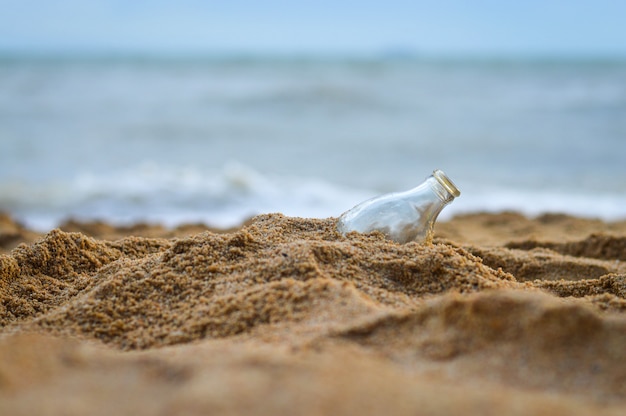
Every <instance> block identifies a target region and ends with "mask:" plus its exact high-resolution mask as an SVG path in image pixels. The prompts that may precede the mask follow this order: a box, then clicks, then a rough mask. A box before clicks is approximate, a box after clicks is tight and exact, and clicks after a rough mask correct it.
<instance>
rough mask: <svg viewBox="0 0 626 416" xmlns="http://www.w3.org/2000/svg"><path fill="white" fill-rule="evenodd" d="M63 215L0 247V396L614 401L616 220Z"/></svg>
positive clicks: (360, 403)
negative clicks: (379, 224)
mask: <svg viewBox="0 0 626 416" xmlns="http://www.w3.org/2000/svg"><path fill="white" fill-rule="evenodd" d="M68 224H69V225H71V227H67V228H68V231H69V229H70V228H71V229H72V230H73V231H81V232H68V231H61V230H54V231H52V232H50V233H48V234H46V235H45V236H42V237H41V238H40V239H38V240H37V241H36V242H34V243H31V244H30V245H27V244H22V245H19V246H17V247H16V248H13V249H12V251H10V252H5V254H0V328H1V329H0V413H2V414H33V413H41V412H42V411H44V409H45V410H46V411H49V412H50V413H57V414H68V413H70V414H74V413H76V414H85V413H90V414H100V413H102V414H105V413H106V414H110V413H113V412H115V413H132V414H160V413H165V414H167V413H181V412H183V413H188V414H206V413H208V412H220V413H246V414H250V413H253V414H293V413H294V412H296V409H297V412H296V413H299V414H302V413H304V414H326V413H332V414H354V413H356V412H358V413H366V414H374V413H382V412H387V413H397V414H416V413H419V414H450V413H463V414H503V413H504V414H529V413H533V414H589V413H594V414H613V412H615V414H621V413H622V412H620V410H621V411H623V409H624V407H625V406H626V387H625V386H626V364H625V363H626V315H624V312H626V268H625V266H624V265H623V264H622V263H623V262H622V260H623V259H624V250H625V249H624V241H626V237H625V235H626V226H625V225H624V224H623V223H613V224H607V223H602V222H598V221H592V220H577V219H575V218H572V217H567V216H556V215H552V216H543V217H539V218H537V219H528V218H525V217H522V216H520V215H518V214H514V213H504V214H499V215H495V214H491V215H490V214H475V215H468V216H463V217H458V218H456V219H454V220H452V221H450V222H448V223H443V224H439V225H438V228H437V238H436V239H435V243H434V244H431V245H420V244H416V243H409V244H405V245H398V244H395V243H392V242H389V241H387V240H385V239H384V238H383V237H382V236H380V235H376V234H374V235H369V236H364V235H357V234H351V235H349V236H347V237H343V236H341V235H339V234H338V233H336V231H335V229H334V220H333V219H324V220H316V219H298V218H288V217H284V216H282V215H279V214H272V215H263V216H259V217H256V218H254V219H253V220H251V221H250V222H249V223H248V224H247V225H246V226H244V227H243V228H241V229H239V230H231V231H230V232H215V231H216V230H212V231H202V232H200V233H199V234H195V235H192V236H186V237H183V236H182V235H183V234H184V230H185V229H186V230H187V231H190V232H191V231H192V232H199V231H201V230H205V228H203V227H202V226H190V227H188V228H185V227H181V228H179V229H178V230H174V231H173V230H165V229H163V228H160V227H154V228H150V227H148V226H141V227H139V228H137V229H139V230H140V231H141V232H142V233H143V235H144V237H138V236H133V237H124V238H118V237H120V236H121V235H123V234H124V231H128V232H131V233H132V231H129V230H132V229H133V228H127V229H125V230H124V229H117V228H115V227H111V226H108V225H106V224H95V225H94V224H79V223H68ZM89 230H91V231H93V232H91V233H90V232H89ZM85 233H87V234H90V235H91V236H87V235H86V234H85ZM98 233H100V234H98ZM94 235H95V236H97V237H99V239H96V238H94V237H93V236H94ZM175 235H178V237H177V238H173V236H175ZM551 236H553V237H554V236H556V237H555V238H554V239H551ZM472 237H474V238H472ZM24 240H25V241H26V239H24ZM14 242H15V239H13V240H12V244H13V243H14ZM5 248H6V247H5ZM111 395H116V397H120V398H123V400H122V399H120V400H114V401H111V400H109V399H108V397H111ZM66 396H71V398H72V399H71V400H64V398H65V397H66ZM32 397H37V398H38V400H32ZM62 398H63V399H62Z"/></svg>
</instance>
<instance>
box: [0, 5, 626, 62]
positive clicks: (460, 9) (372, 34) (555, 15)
mask: <svg viewBox="0 0 626 416" xmlns="http://www.w3.org/2000/svg"><path fill="white" fill-rule="evenodd" d="M389 49H392V50H411V51H415V52H418V53H427V54H454V53H463V54H502V53H504V54H512V55H514V54H531V55H532V54H542V55H546V54H547V55H550V54H564V55H620V56H626V1H622V0H588V1H583V0H569V1H565V0H524V1H504V0H500V1H498V0H474V1H471V0H439V1H435V0H432V1H420V0H414V1H408V0H406V1H403V0H387V1H376V2H374V1H364V0H362V1H352V0H350V1H339V0H337V1H329V0H318V1H309V0H300V1H284V0H269V1H261V0H257V1H243V0H223V1H206V0H205V1H201V0H178V1H173V0H172V1H165V0H109V1H106V0H39V1H37V0H0V50H13V51H28V50H36V51H73V50H83V51H91V52H98V51H149V52H160V51H162V52H183V53H185V52H195V51H199V52H217V53H221V52H235V53H238V52H254V53H264V52H269V53H291V52H296V53H343V52H350V53H377V52H380V51H384V50H389Z"/></svg>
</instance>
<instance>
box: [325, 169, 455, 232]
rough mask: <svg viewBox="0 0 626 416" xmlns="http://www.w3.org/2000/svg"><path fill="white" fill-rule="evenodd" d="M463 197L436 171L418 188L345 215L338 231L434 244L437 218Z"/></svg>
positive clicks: (376, 200)
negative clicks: (433, 235) (375, 234)
mask: <svg viewBox="0 0 626 416" xmlns="http://www.w3.org/2000/svg"><path fill="white" fill-rule="evenodd" d="M459 195H461V192H460V191H459V189H458V188H457V187H456V186H455V185H454V183H453V182H452V181H451V180H450V178H448V177H447V176H446V174H445V173H443V172H442V171H440V170H435V171H434V172H433V174H432V175H431V176H429V177H428V178H426V180H425V181H424V182H423V183H422V184H420V185H419V186H417V187H416V188H413V189H411V190H408V191H406V192H396V193H391V194H386V195H382V196H378V197H375V198H372V199H370V200H367V201H365V202H361V203H360V204H358V205H357V206H355V207H354V208H352V209H351V210H349V211H346V212H344V213H343V214H341V216H340V217H339V220H338V222H337V230H338V231H339V232H340V233H342V234H346V233H349V232H351V231H358V232H360V233H370V232H373V231H380V232H382V233H383V234H384V235H385V236H386V237H387V238H389V239H390V240H394V241H397V242H398V243H408V242H409V241H417V242H430V241H431V240H432V234H433V227H434V225H435V221H436V220H437V216H438V215H439V213H440V212H441V210H442V209H443V207H445V206H446V205H447V204H449V203H450V202H452V200H454V198H456V197H458V196H459Z"/></svg>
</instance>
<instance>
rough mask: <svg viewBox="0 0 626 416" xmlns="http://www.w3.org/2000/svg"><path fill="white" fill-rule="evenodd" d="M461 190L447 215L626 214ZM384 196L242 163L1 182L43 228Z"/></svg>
mask: <svg viewBox="0 0 626 416" xmlns="http://www.w3.org/2000/svg"><path fill="white" fill-rule="evenodd" d="M416 185H417V184H416ZM461 188H462V189H461V190H462V195H461V197H460V198H458V199H457V200H455V201H454V202H453V203H452V204H450V205H449V206H448V207H446V208H445V209H444V210H443V212H442V213H441V215H440V220H447V219H450V218H451V217H453V216H454V215H456V214H462V213H468V212H477V211H486V212H499V211H504V210H511V211H518V212H521V213H523V214H526V215H529V216H535V215H539V214H542V213H546V212H558V213H566V214H571V215H578V216H583V217H597V218H601V219H605V220H615V219H623V218H626V195H622V194H588V193H579V194H576V193H571V192H570V193H567V192H563V191H556V190H552V191H551V190H530V189H510V188H497V187H493V186H491V187H485V188H479V187H476V186H472V185H469V186H466V187H461ZM398 190H401V189H398ZM377 193H379V192H376V191H374V190H366V189H354V188H348V187H342V186H338V185H334V184H330V183H327V182H324V181H322V180H319V179H315V178H301V177H290V176H287V177H285V176H272V175H265V174H262V173H260V172H258V171H256V170H254V169H252V168H250V167H248V166H245V165H242V164H239V163H229V164H227V165H225V166H224V167H222V168H221V169H219V170H215V171H204V170H201V169H198V168H194V167H164V166H159V165H156V164H152V163H146V164H142V165H140V166H138V167H136V168H133V169H128V170H124V171H119V172H115V173H109V174H106V175H96V174H93V173H83V174H81V175H78V176H76V177H75V178H73V179H71V180H69V181H64V182H61V181H51V182H49V183H41V182H38V183H26V182H4V183H0V211H5V212H8V213H9V214H11V215H12V216H13V217H15V218H16V219H18V220H19V221H21V222H22V223H24V224H25V225H27V226H29V227H31V228H34V229H36V230H40V231H46V230H49V229H51V228H54V227H55V226H58V225H59V224H60V223H61V222H63V221H64V220H67V219H70V218H73V219H77V220H83V221H89V220H103V221H107V222H110V223H113V224H118V225H123V224H131V223H136V222H144V223H146V222H147V223H159V224H163V225H165V226H176V225H179V224H183V223H194V222H202V223H205V224H207V225H211V226H215V227H231V226H236V225H238V224H241V223H242V222H243V221H245V220H246V219H248V218H250V217H252V216H254V215H257V214H261V213H269V212H281V213H283V214H285V215H288V216H298V217H311V218H325V217H334V216H338V215H340V214H341V213H342V212H343V211H345V210H347V209H349V208H351V207H352V206H354V205H355V204H357V203H359V202H361V201H363V200H365V199H367V198H370V197H372V196H375V195H376V194H377Z"/></svg>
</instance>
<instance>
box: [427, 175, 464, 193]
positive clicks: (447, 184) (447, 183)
mask: <svg viewBox="0 0 626 416" xmlns="http://www.w3.org/2000/svg"><path fill="white" fill-rule="evenodd" d="M433 177H434V178H435V179H437V181H438V182H439V183H440V184H441V186H443V187H444V188H445V189H446V191H448V192H450V193H451V194H452V195H453V196H454V197H455V198H457V197H458V196H459V195H461V191H459V188H457V187H456V185H455V184H454V182H452V181H451V180H450V178H448V176H447V175H446V174H445V173H443V171H442V170H439V169H435V170H434V171H433Z"/></svg>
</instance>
